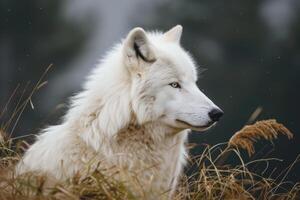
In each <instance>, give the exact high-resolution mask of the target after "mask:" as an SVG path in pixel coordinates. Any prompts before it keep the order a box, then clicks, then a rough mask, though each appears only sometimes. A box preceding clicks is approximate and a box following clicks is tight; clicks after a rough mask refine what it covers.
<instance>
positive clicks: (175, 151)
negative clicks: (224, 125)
mask: <svg viewBox="0 0 300 200" xmlns="http://www.w3.org/2000/svg"><path fill="white" fill-rule="evenodd" d="M181 33H182V26H180V25H177V26H175V27H173V28H172V29H171V30H169V31H167V32H166V33H159V32H153V33H152V32H145V31H144V30H143V29H142V28H134V29H133V30H131V31H130V33H129V34H128V36H127V37H126V38H125V39H124V40H123V42H122V43H121V44H119V45H117V46H116V47H115V48H113V50H112V51H110V52H109V53H108V55H107V56H106V57H105V58H104V59H103V60H102V61H101V63H100V64H99V65H98V66H97V67H96V69H95V70H94V71H93V72H92V74H91V76H89V78H88V81H87V83H86V84H85V85H84V90H83V92H81V93H79V94H78V95H76V96H75V97H74V98H73V99H72V103H71V107H70V109H69V111H68V112H67V114H66V116H65V117H64V119H63V122H62V123H61V124H60V125H56V126H51V127H49V128H47V129H45V130H44V131H42V134H41V135H40V136H38V138H37V141H36V142H35V143H34V144H33V145H32V146H31V147H30V148H29V150H28V151H27V152H26V153H25V155H24V157H23V159H22V160H21V161H20V162H19V164H18V166H17V173H18V174H22V173H25V172H29V171H35V172H42V173H46V174H48V175H51V176H53V177H55V178H56V179H58V180H63V179H66V178H69V177H72V176H73V175H74V174H76V173H86V172H87V171H86V170H87V167H86V166H89V169H91V168H92V169H95V168H96V167H107V168H110V167H112V166H117V167H119V168H120V169H123V171H125V172H133V173H134V174H135V175H136V177H137V181H138V183H139V184H137V185H139V187H142V189H143V190H144V192H143V194H144V195H145V196H144V197H143V198H144V199H157V198H158V197H157V196H156V195H158V194H159V193H168V195H169V196H170V195H171V194H172V192H174V189H175V188H176V184H177V181H178V177H179V175H180V173H181V171H182V169H183V166H184V164H185V157H186V149H185V146H184V143H185V141H186V139H187V133H188V132H189V130H190V129H192V130H197V131H204V130H207V129H208V128H210V127H211V126H213V125H214V124H215V123H216V122H217V121H218V120H219V118H220V117H221V116H222V114H223V112H222V111H221V110H220V109H219V108H218V107H217V106H216V105H215V104H214V103H213V102H212V101H211V100H210V99H208V98H207V97H206V96H205V95H204V94H203V93H202V92H201V91H200V90H199V89H198V87H197V86H196V81H197V69H196V66H195V63H194V61H193V59H192V58H191V56H190V55H189V54H188V53H187V52H186V51H185V50H184V49H183V48H182V47H181V46H180V38H181ZM91 160H92V161H93V162H91ZM91 163H92V164H91ZM95 163H100V164H99V165H98V164H95ZM124 177H125V178H124ZM116 178H117V179H122V180H123V179H126V180H127V181H128V182H130V178H129V176H123V175H118V176H116ZM128 186H129V188H130V189H132V191H133V192H134V193H135V194H137V195H140V194H139V189H140V188H139V189H138V188H135V187H136V186H133V185H130V184H129V183H128ZM145 191H146V192H145ZM154 191H155V192H156V193H155V192H154Z"/></svg>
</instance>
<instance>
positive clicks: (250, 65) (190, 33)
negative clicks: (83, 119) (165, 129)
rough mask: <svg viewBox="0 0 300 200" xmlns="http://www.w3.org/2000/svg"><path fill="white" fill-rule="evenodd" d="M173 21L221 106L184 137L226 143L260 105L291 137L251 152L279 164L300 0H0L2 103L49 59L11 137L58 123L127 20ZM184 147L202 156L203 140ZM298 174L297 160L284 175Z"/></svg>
mask: <svg viewBox="0 0 300 200" xmlns="http://www.w3.org/2000/svg"><path fill="white" fill-rule="evenodd" d="M176 24H182V25H183V27H184V31H183V38H182V39H183V40H182V45H183V46H184V47H185V48H186V49H187V50H188V51H190V52H191V53H192V54H193V55H194V58H195V59H196V61H197V62H198V64H199V65H200V66H201V67H202V68H205V69H207V71H206V72H205V73H204V74H202V78H201V79H200V81H199V87H200V88H201V89H202V90H203V91H204V92H205V93H206V94H207V95H208V96H209V97H210V98H211V99H212V100H213V101H214V102H215V103H216V104H217V105H219V106H220V107H221V108H222V109H223V110H224V111H225V115H224V118H223V119H222V120H221V121H220V123H219V124H218V125H217V126H216V127H215V128H214V129H212V130H210V131H209V132H208V133H204V134H197V133H194V134H192V135H191V136H190V140H191V142H194V143H198V144H210V145H213V144H217V143H219V142H225V141H227V140H228V139H229V138H230V137H231V135H232V134H233V133H234V132H235V131H237V130H239V129H240V128H242V126H243V125H244V124H246V123H247V121H248V118H249V117H250V115H251V113H252V112H253V111H254V110H255V109H256V108H257V107H262V108H263V111H262V114H261V115H260V116H259V118H258V119H267V118H276V119H277V120H278V121H279V122H282V123H284V124H285V125H286V126H287V127H288V128H290V130H291V131H292V132H293V133H294V134H295V139H294V140H292V141H288V140H287V139H285V138H283V139H282V140H281V141H280V142H278V141H277V142H276V144H275V146H274V144H269V143H261V144H260V149H262V151H261V152H259V153H258V155H257V157H256V158H261V157H264V156H266V155H268V156H269V157H278V158H282V159H284V162H283V163H281V164H280V165H277V166H276V167H277V168H278V169H283V167H286V166H287V163H290V162H292V161H293V160H294V159H295V158H296V156H297V155H298V154H299V153H300V147H299V142H300V139H299V137H300V136H299V131H300V123H299V115H300V109H299V103H300V93H299V87H300V1H299V0H245V1H240V0H226V1H225V0H223V1H220V0H215V1H211V0H210V1H209V0H200V1H199V0H188V1H187V0H177V1H171V0H153V1H146V0H144V1H141V0H128V1H116V0H112V1H103V0H101V1H100V0H85V1H81V0H72V1H71V0H51V1H49V0H48V1H46V0H39V1H35V0H27V1H18V0H1V1H0V108H3V107H4V105H5V103H6V102H7V101H8V99H9V96H10V95H11V94H12V92H13V90H14V89H15V88H16V86H17V85H18V84H20V85H21V88H22V87H23V88H24V86H25V85H26V83H27V82H28V81H30V82H31V83H32V84H33V83H35V82H36V81H37V80H38V79H39V77H40V76H41V74H42V73H43V72H44V71H45V69H46V67H47V66H48V65H49V64H53V68H52V69H51V71H50V72H49V73H48V74H47V77H46V80H48V84H47V85H46V86H45V87H44V88H43V89H41V90H40V91H39V92H38V93H37V94H35V95H34V98H33V99H32V102H33V104H34V109H32V108H31V107H30V106H28V107H27V108H26V110H25V112H24V114H23V116H22V118H21V119H20V121H19V123H18V126H17V127H16V129H15V130H14V136H18V135H26V134H36V133H37V132H38V130H40V129H41V128H43V127H45V126H46V125H48V124H55V123H58V122H59V117H60V116H62V115H63V113H64V112H65V110H66V108H67V104H68V97H69V96H70V95H72V94H74V93H76V92H79V91H80V90H81V84H82V83H83V81H84V78H85V77H86V75H87V74H88V73H89V71H90V69H92V68H93V67H94V66H95V64H96V63H97V62H98V60H99V59H100V58H101V56H103V54H104V53H105V52H106V51H107V50H108V49H109V48H110V47H111V46H112V45H113V44H115V43H116V42H119V41H120V40H121V38H123V37H125V36H126V34H127V32H128V31H129V30H130V29H131V28H133V27H135V26H142V27H144V28H145V29H148V30H152V29H158V30H168V29H169V28H171V27H173V26H174V25H176ZM32 84H31V86H32ZM18 95H19V96H20V95H21V90H20V92H19V93H18ZM17 99H18V98H15V101H14V104H15V103H16V100H17ZM14 104H12V105H11V106H10V107H9V110H10V111H12V109H13V108H14ZM8 117H9V115H8V114H7V115H6V116H4V117H2V118H1V119H0V120H2V122H3V121H5V120H7V118H8ZM192 153H193V154H195V155H196V154H200V153H201V147H198V148H195V149H193V151H192ZM295 173H296V176H295ZM299 176H300V167H299V165H298V166H296V168H295V169H294V171H293V172H292V173H291V177H289V178H291V179H293V180H299Z"/></svg>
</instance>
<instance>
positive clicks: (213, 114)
mask: <svg viewBox="0 0 300 200" xmlns="http://www.w3.org/2000/svg"><path fill="white" fill-rule="evenodd" d="M223 114H224V112H223V111H222V110H220V109H218V108H214V109H212V110H211V111H210V112H209V113H208V115H209V117H210V118H211V120H212V121H214V122H217V121H219V120H220V118H221V117H222V116H223Z"/></svg>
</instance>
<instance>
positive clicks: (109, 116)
mask: <svg viewBox="0 0 300 200" xmlns="http://www.w3.org/2000/svg"><path fill="white" fill-rule="evenodd" d="M116 49H117V50H114V51H113V52H112V53H110V54H109V57H107V59H106V60H103V61H102V64H101V65H100V66H99V67H98V68H96V69H95V70H94V71H93V73H92V74H91V76H90V77H89V78H88V81H87V83H86V85H85V87H84V88H85V89H84V91H83V92H81V93H79V94H78V95H76V96H75V97H74V98H73V99H72V103H71V109H70V110H69V112H68V113H67V115H66V117H65V123H66V124H69V125H70V127H76V130H74V132H77V133H79V136H80V137H81V138H82V139H83V140H84V141H85V142H86V143H87V144H88V145H90V146H92V147H93V148H94V149H95V150H96V151H98V150H99V148H100V147H104V146H103V145H104V144H106V145H107V144H109V143H107V142H101V141H103V140H109V141H112V140H113V139H117V140H118V141H120V140H121V139H120V138H122V135H124V132H128V131H124V130H127V129H129V130H130V129H132V128H133V127H134V129H135V131H134V133H136V134H137V133H138V132H139V133H140V134H144V136H146V135H147V137H148V138H149V141H153V142H156V143H157V142H162V140H164V139H166V138H169V137H171V135H175V134H176V133H177V132H180V131H179V130H174V129H171V128H168V127H166V126H164V125H162V124H161V123H159V122H146V123H145V124H138V123H137V120H136V118H135V114H134V113H133V110H132V105H131V92H132V91H131V88H130V86H131V80H130V76H131V75H130V73H129V72H128V71H127V69H126V67H125V66H123V65H124V64H123V62H122V59H123V58H122V54H121V53H120V51H121V46H118V47H117V48H116ZM102 66H104V67H102ZM111 68H113V69H111ZM104 102H105V103H104ZM74 125H75V126H74ZM154 126H155V127H156V128H155V130H156V131H155V133H151V129H153V127H154ZM99 131H100V132H101V133H99ZM134 133H131V134H134ZM135 137H137V136H135ZM145 138H146V137H145ZM110 143H111V142H110ZM104 148H105V147H104ZM107 149H108V151H109V149H110V147H107Z"/></svg>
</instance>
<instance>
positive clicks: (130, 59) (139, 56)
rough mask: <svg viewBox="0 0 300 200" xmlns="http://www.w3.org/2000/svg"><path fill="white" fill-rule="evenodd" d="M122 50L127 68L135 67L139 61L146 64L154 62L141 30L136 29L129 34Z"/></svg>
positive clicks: (145, 37) (147, 41) (143, 32)
mask: <svg viewBox="0 0 300 200" xmlns="http://www.w3.org/2000/svg"><path fill="white" fill-rule="evenodd" d="M123 48H124V49H123V51H124V56H125V62H126V64H127V66H137V65H138V64H139V60H142V61H144V62H148V63H151V62H154V61H155V56H154V52H153V50H152V46H151V44H150V42H149V40H148V38H147V35H146V32H145V31H144V29H142V28H139V27H137V28H134V29H132V30H131V31H130V32H129V34H128V36H127V37H126V39H125V41H124V47H123Z"/></svg>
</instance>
